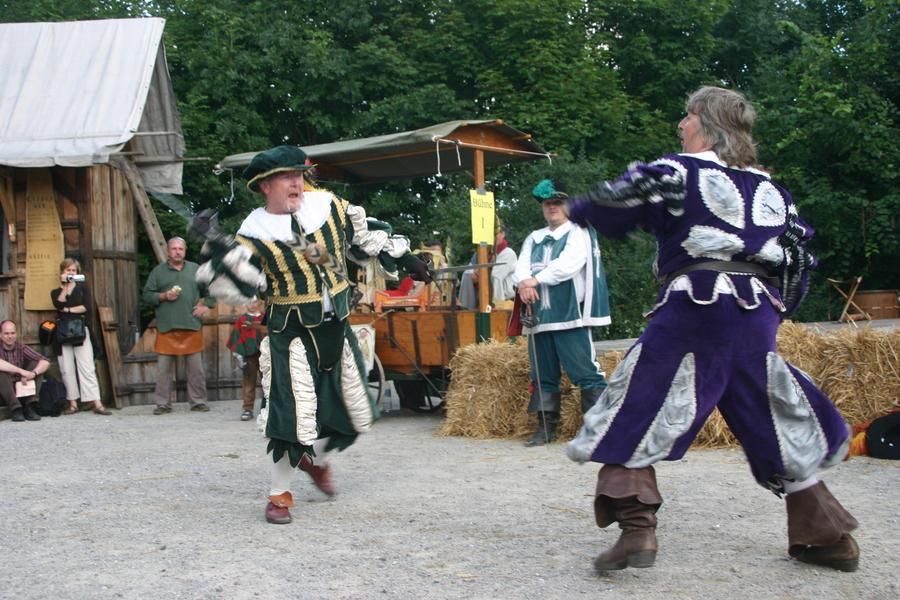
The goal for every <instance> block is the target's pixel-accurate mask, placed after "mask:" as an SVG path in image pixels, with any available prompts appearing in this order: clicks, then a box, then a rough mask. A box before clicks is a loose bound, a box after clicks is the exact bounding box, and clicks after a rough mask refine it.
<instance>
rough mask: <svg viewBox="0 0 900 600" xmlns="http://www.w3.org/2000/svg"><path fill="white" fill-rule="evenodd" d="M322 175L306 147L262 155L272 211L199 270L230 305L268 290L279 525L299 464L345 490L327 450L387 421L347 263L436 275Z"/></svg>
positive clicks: (263, 210) (287, 517)
mask: <svg viewBox="0 0 900 600" xmlns="http://www.w3.org/2000/svg"><path fill="white" fill-rule="evenodd" d="M311 168H312V165H311V164H310V163H309V161H307V159H306V154H305V153H304V152H303V150H301V149H300V148H298V147H295V146H278V147H276V148H272V149H270V150H266V151H265V152H261V153H260V154H258V155H256V156H255V157H254V158H253V160H252V161H251V162H250V165H249V166H248V167H247V169H246V170H245V171H244V176H245V177H246V178H247V187H248V188H249V189H250V190H252V191H254V192H257V193H259V194H261V195H262V196H263V197H264V198H265V206H264V207H260V208H257V209H255V210H254V211H253V212H251V213H250V215H249V216H248V217H247V218H246V219H245V220H244V222H243V223H242V224H241V226H240V229H239V230H238V233H237V235H236V236H235V237H234V239H233V240H232V239H230V238H226V239H224V240H222V239H219V240H217V241H214V242H208V243H207V244H206V246H205V248H204V251H205V253H206V255H207V256H208V257H209V260H207V261H206V262H204V264H203V265H202V266H201V268H200V271H198V279H200V280H201V281H203V282H205V283H207V284H208V286H209V290H210V294H211V295H213V296H215V297H217V298H219V299H221V300H224V301H226V302H229V303H233V304H244V303H246V302H247V301H248V300H249V298H250V297H252V296H253V295H256V294H259V295H263V296H264V297H265V298H266V302H267V304H268V308H267V311H266V315H267V316H266V318H267V325H268V329H269V336H268V338H267V339H266V340H265V341H264V342H263V350H262V356H261V358H260V368H261V370H262V374H263V387H264V389H265V391H266V397H267V398H268V405H267V406H268V417H267V421H266V428H265V433H266V437H267V438H269V445H268V450H267V451H268V452H269V453H270V455H271V458H272V461H273V467H272V484H271V488H270V490H269V503H268V505H267V506H266V519H267V520H268V521H269V522H270V523H278V524H281V523H289V522H290V521H291V514H290V510H289V509H290V507H291V506H292V505H293V496H292V494H291V491H290V487H291V477H292V475H293V471H294V469H295V468H299V469H300V470H302V471H305V472H306V473H307V474H309V476H310V477H311V478H312V480H313V482H314V483H315V485H316V487H318V488H319V489H320V490H321V491H323V492H324V493H326V494H328V495H333V494H334V486H333V484H332V481H331V470H330V467H329V465H328V462H327V461H326V458H325V456H326V453H327V452H329V451H330V450H334V449H337V450H343V449H344V448H346V447H348V446H350V445H351V444H352V443H353V442H354V441H355V439H356V436H357V435H358V434H360V433H363V432H365V431H367V430H368V429H369V428H370V427H371V425H372V423H373V421H374V420H375V419H376V418H377V416H378V415H377V411H376V408H375V406H374V404H373V403H372V400H371V398H370V396H369V393H368V387H367V385H366V381H367V373H366V371H365V367H364V366H363V360H362V357H361V355H360V352H359V348H358V346H357V342H356V338H355V336H354V334H353V332H352V331H351V329H350V323H349V319H348V317H349V314H350V293H351V286H350V282H349V281H348V278H347V261H348V260H353V259H354V257H356V256H359V255H361V254H364V255H366V256H377V257H378V258H379V259H380V260H381V261H382V264H384V265H386V266H388V268H389V269H390V267H392V266H393V265H397V264H399V265H400V266H402V267H404V268H406V269H407V270H408V271H409V272H410V273H411V274H412V275H413V276H414V277H419V278H425V279H427V278H428V270H427V266H426V265H425V263H423V262H422V261H421V260H419V259H418V258H417V257H415V256H412V255H411V254H410V252H409V240H407V239H406V238H405V237H402V236H396V235H391V234H390V232H389V231H384V230H374V229H373V230H370V229H369V227H368V225H367V219H366V214H365V211H364V210H363V209H362V208H361V207H359V206H354V205H351V204H350V203H349V202H347V201H346V200H343V199H341V198H338V197H337V196H335V195H334V194H332V193H331V192H328V191H325V190H319V189H316V188H314V187H312V185H311V184H310V182H309V181H307V178H306V177H305V176H304V175H305V173H306V172H307V171H308V170H309V169H311ZM351 250H352V252H351ZM267 343H268V347H266V345H267ZM266 388H267V389H266Z"/></svg>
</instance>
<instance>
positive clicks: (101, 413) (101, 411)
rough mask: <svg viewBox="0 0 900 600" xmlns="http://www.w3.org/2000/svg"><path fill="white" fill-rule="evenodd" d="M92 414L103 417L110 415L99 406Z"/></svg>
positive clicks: (103, 407) (105, 409)
mask: <svg viewBox="0 0 900 600" xmlns="http://www.w3.org/2000/svg"><path fill="white" fill-rule="evenodd" d="M94 414H97V415H103V416H104V417H108V416H109V415H111V414H112V413H111V412H110V411H109V409H107V408H106V407H105V406H101V407H100V408H95V409H94Z"/></svg>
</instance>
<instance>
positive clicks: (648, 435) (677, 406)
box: [566, 291, 849, 491]
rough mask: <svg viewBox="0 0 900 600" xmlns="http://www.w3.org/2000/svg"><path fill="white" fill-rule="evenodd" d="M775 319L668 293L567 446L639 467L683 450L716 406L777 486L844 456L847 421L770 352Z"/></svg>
mask: <svg viewBox="0 0 900 600" xmlns="http://www.w3.org/2000/svg"><path fill="white" fill-rule="evenodd" d="M778 325H779V316H778V313H777V312H776V310H775V308H774V307H772V306H771V304H770V303H768V302H763V303H761V304H760V305H759V306H757V307H756V308H755V309H753V310H747V309H744V308H741V307H740V306H738V304H737V303H736V302H735V299H734V298H733V297H731V296H726V295H723V296H720V297H719V299H718V300H716V301H715V302H713V303H711V304H707V305H701V304H696V303H694V302H693V301H691V299H690V298H689V297H688V294H687V293H685V292H683V291H676V292H673V293H672V294H671V296H670V297H669V299H668V301H667V302H666V303H665V304H664V305H662V306H660V307H659V309H658V311H657V312H656V314H655V315H654V316H653V318H652V319H651V321H650V323H649V325H648V327H647V329H646V330H645V331H644V333H643V335H641V337H640V338H639V339H638V341H637V342H636V343H635V345H634V346H632V347H631V349H630V350H629V351H628V354H627V355H626V356H625V358H624V359H623V360H622V362H621V363H620V364H619V366H618V367H617V368H616V371H615V373H613V375H612V377H611V378H610V379H609V386H608V387H607V389H606V391H605V392H604V393H603V396H601V398H600V399H599V400H598V401H597V403H596V404H595V405H594V407H593V408H592V409H591V410H590V411H588V413H587V414H585V416H584V426H583V427H582V429H581V431H580V432H579V433H578V436H577V437H576V438H575V439H574V440H572V441H571V442H570V443H569V445H568V447H567V449H566V452H567V454H568V455H569V457H570V458H572V459H573V460H577V461H580V462H583V461H587V460H592V461H595V462H600V463H606V464H621V465H625V466H626V467H631V468H640V467H645V466H648V465H651V464H653V463H655V462H658V461H660V460H677V459H679V458H681V457H682V456H684V453H685V452H686V451H687V449H688V447H689V446H690V445H691V442H692V441H693V440H694V438H695V437H696V435H697V433H698V432H699V431H700V429H701V428H702V427H703V424H704V423H705V422H706V420H707V418H708V417H709V415H710V413H712V411H713V409H714V408H717V407H718V409H719V411H720V412H721V413H722V416H723V417H724V418H725V421H726V422H727V423H728V426H729V428H730V429H731V431H732V432H733V433H734V435H735V437H737V439H738V441H739V442H740V443H741V445H742V446H743V448H744V452H745V453H746V455H747V459H748V460H749V462H750V468H751V469H752V471H753V476H754V478H755V479H756V480H757V481H758V482H759V483H760V484H762V485H764V486H766V487H770V488H772V489H774V490H776V491H781V489H782V487H783V486H782V481H783V480H785V479H787V480H803V479H806V478H808V477H810V476H811V475H813V474H814V473H815V472H816V470H817V469H819V468H822V467H828V466H831V465H833V464H834V463H836V462H838V461H840V460H841V459H843V458H844V456H845V455H846V452H847V448H848V444H849V428H848V426H847V423H846V422H845V421H844V419H843V417H842V416H841V414H840V413H839V412H838V411H837V409H836V408H835V407H834V404H833V403H832V402H831V401H830V400H829V398H828V397H827V396H826V395H825V394H824V393H823V392H822V391H821V390H819V389H818V388H817V387H816V386H815V385H814V384H813V383H812V381H810V379H809V377H808V376H807V375H806V374H805V373H803V372H802V371H800V370H799V369H796V368H794V367H792V366H791V365H789V364H788V363H787V362H786V361H785V360H784V359H783V358H781V357H780V356H779V355H778V354H777V353H776V352H775V334H776V332H777V330H778Z"/></svg>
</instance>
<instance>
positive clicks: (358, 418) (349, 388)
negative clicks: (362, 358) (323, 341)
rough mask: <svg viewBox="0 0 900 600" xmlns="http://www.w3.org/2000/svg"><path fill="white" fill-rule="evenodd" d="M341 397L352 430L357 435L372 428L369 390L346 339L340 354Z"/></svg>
mask: <svg viewBox="0 0 900 600" xmlns="http://www.w3.org/2000/svg"><path fill="white" fill-rule="evenodd" d="M341 396H343V399H344V407H345V408H346V409H347V415H348V416H349V417H350V422H351V423H352V424H353V430H354V431H356V432H357V433H364V432H366V431H368V430H369V429H370V428H371V427H372V418H373V415H372V404H371V403H370V401H369V390H368V386H367V385H366V382H365V378H364V377H363V374H362V373H360V372H359V368H358V367H357V365H356V359H355V358H354V356H353V348H352V347H351V346H350V342H349V341H348V340H347V339H346V338H345V339H344V349H343V351H342V352H341Z"/></svg>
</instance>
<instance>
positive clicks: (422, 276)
mask: <svg viewBox="0 0 900 600" xmlns="http://www.w3.org/2000/svg"><path fill="white" fill-rule="evenodd" d="M401 260H402V263H401V264H402V266H403V268H404V269H406V271H407V272H408V273H409V276H410V277H412V278H413V279H414V280H415V281H424V282H425V283H431V282H432V281H434V276H433V275H432V273H431V270H430V269H429V268H428V263H426V262H425V261H424V260H422V259H421V258H419V257H418V256H415V255H413V254H407V255H405V256H403V258H402V259H401Z"/></svg>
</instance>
